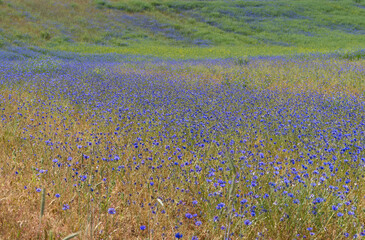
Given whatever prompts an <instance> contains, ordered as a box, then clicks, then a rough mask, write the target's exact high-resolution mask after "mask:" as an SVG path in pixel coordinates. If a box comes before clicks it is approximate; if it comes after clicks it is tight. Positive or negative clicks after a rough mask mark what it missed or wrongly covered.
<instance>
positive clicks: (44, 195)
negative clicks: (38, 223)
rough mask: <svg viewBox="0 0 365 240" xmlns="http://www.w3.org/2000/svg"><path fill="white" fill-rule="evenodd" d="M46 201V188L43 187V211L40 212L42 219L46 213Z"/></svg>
mask: <svg viewBox="0 0 365 240" xmlns="http://www.w3.org/2000/svg"><path fill="white" fill-rule="evenodd" d="M45 203H46V188H43V190H42V196H41V213H40V218H41V219H42V217H43V215H44V208H45Z"/></svg>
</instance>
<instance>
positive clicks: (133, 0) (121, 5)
mask: <svg viewBox="0 0 365 240" xmlns="http://www.w3.org/2000/svg"><path fill="white" fill-rule="evenodd" d="M96 3H97V5H98V7H106V8H111V9H117V10H121V11H126V12H129V13H136V12H144V11H149V10H151V9H152V5H151V4H149V3H148V2H145V1H140V0H130V1H119V2H109V1H104V0H98V1H97V2H96Z"/></svg>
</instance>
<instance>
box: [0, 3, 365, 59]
mask: <svg viewBox="0 0 365 240" xmlns="http://www.w3.org/2000/svg"><path fill="white" fill-rule="evenodd" d="M0 6H1V7H0V47H1V48H3V49H9V48H11V47H12V46H23V47H24V46H25V47H28V46H37V47H41V48H45V49H52V50H62V51H74V52H81V53H110V52H116V53H121V54H125V53H128V54H142V55H145V54H147V55H153V56H159V57H172V58H204V57H209V58H222V57H223V58H225V57H236V56H257V55H283V54H298V53H299V54H301V53H313V52H317V53H329V52H334V51H339V50H341V51H356V50H359V49H362V48H364V42H365V17H364V16H365V3H364V1H361V0H338V1H330V0H326V1H315V0H300V1H289V0H279V1H221V0H219V1H198V0H191V1H168V0H164V1H152V0H150V1H139V0H124V1H110V0H95V1H90V0H75V1H72V2H70V1H66V0H58V1H48V0H29V1H20V0H8V1H4V0H2V1H1V2H0Z"/></svg>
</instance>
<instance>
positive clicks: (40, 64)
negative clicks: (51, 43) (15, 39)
mask: <svg viewBox="0 0 365 240" xmlns="http://www.w3.org/2000/svg"><path fill="white" fill-rule="evenodd" d="M17 68H18V69H19V70H20V71H22V72H32V73H51V72H56V71H59V70H61V62H60V61H58V60H55V59H54V58H52V57H49V56H40V57H37V58H34V59H28V60H27V61H25V62H24V63H22V64H20V65H18V66H17Z"/></svg>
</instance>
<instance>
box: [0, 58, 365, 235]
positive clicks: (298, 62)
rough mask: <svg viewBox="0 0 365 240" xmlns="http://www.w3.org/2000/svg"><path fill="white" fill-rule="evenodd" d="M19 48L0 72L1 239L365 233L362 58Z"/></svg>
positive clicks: (364, 77)
mask: <svg viewBox="0 0 365 240" xmlns="http://www.w3.org/2000/svg"><path fill="white" fill-rule="evenodd" d="M29 61H32V60H29ZM29 61H28V62H17V63H14V62H13V63H12V62H7V63H6V65H4V64H3V65H2V66H3V68H2V75H1V77H0V82H1V85H0V113H1V118H2V121H1V128H0V144H1V146H2V148H0V157H1V159H2V161H1V162H0V182H1V183H0V202H1V205H0V210H1V214H0V222H1V223H2V224H1V225H0V235H1V236H3V237H4V238H6V239H16V238H22V239H37V238H38V239H62V238H64V237H66V236H69V235H70V234H72V233H77V232H80V233H79V234H80V235H79V236H76V238H77V237H79V238H80V239H100V238H104V239H105V238H110V239H120V238H128V239H152V238H154V239H162V238H165V239H172V238H174V237H175V235H176V234H177V233H181V234H183V239H191V238H192V237H193V236H196V237H199V239H221V238H223V237H224V236H225V237H227V235H230V234H233V235H232V238H238V239H239V238H240V237H241V238H243V239H252V238H255V237H257V236H261V238H273V239H287V238H297V237H299V236H300V237H303V236H306V237H308V238H309V237H311V236H312V235H313V236H314V237H316V238H318V239H323V238H331V239H335V238H343V237H345V235H346V234H349V236H351V237H353V236H354V235H355V234H357V236H360V234H363V231H364V226H363V222H364V221H365V214H364V212H363V211H362V209H364V207H365V205H364V204H365V200H364V192H365V189H364V185H363V184H362V182H363V180H364V152H363V148H364V147H365V146H364V141H365V140H364V135H363V134H362V133H363V132H364V130H365V129H364V125H363V124H364V122H363V121H364V119H363V116H364V114H363V113H364V108H363V107H364V106H363V95H362V94H363V92H364V85H363V80H364V79H365V76H364V60H358V61H349V60H340V59H335V58H323V59H321V58H315V59H299V58H288V57H287V58H266V59H260V58H256V59H254V58H249V59H247V61H242V62H240V61H236V60H205V61H197V62H194V61H160V60H159V61H146V62H144V61H140V62H135V63H131V62H125V63H108V64H107V63H98V64H96V63H87V64H86V63H72V62H62V61H52V59H50V58H49V59H47V61H44V59H38V60H37V59H36V60H34V63H32V62H29ZM22 63H23V64H22ZM21 66H22V67H21ZM42 191H45V193H46V194H45V195H44V197H42ZM42 199H43V200H42ZM42 201H43V203H42ZM42 206H44V207H42ZM333 206H335V207H337V208H338V210H333V208H334V207H333ZM42 209H43V210H42ZM40 212H42V214H41V216H42V217H41V218H40ZM314 212H315V214H314ZM194 214H197V215H196V216H194ZM237 214H238V215H237ZM341 214H343V216H341ZM143 229H144V230H143Z"/></svg>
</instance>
